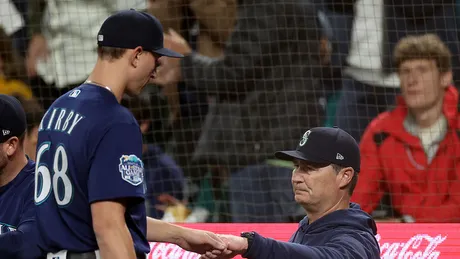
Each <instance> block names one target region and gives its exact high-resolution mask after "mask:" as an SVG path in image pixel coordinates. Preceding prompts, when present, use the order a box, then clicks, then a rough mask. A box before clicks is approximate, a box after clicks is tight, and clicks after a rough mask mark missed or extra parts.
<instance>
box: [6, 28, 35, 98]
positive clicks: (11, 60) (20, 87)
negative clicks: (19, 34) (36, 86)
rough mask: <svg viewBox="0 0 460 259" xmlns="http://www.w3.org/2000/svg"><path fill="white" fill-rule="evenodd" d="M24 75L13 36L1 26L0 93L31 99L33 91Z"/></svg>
mask: <svg viewBox="0 0 460 259" xmlns="http://www.w3.org/2000/svg"><path fill="white" fill-rule="evenodd" d="M24 75H25V69H24V66H23V62H22V60H21V58H20V57H19V55H18V54H17V52H16V51H14V49H13V43H12V41H11V38H10V37H8V35H7V34H6V33H5V31H4V30H3V28H2V27H1V26H0V94H7V95H15V96H18V97H21V98H26V99H30V98H31V97H32V91H31V89H30V88H29V87H28V86H27V85H26V84H25V83H24V81H22V79H23V78H24Z"/></svg>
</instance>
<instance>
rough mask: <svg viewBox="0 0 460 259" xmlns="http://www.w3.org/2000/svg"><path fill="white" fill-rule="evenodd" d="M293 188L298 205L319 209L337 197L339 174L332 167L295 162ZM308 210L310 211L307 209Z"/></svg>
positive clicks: (300, 161)
mask: <svg viewBox="0 0 460 259" xmlns="http://www.w3.org/2000/svg"><path fill="white" fill-rule="evenodd" d="M294 166H295V167H294V170H293V171H292V188H293V191H294V197H295V200H296V202H297V203H299V204H300V205H302V206H303V207H304V208H306V209H307V208H310V209H313V208H319V207H321V206H322V205H321V204H327V203H329V202H330V201H332V200H335V199H336V197H337V192H338V191H339V189H340V188H339V186H338V181H337V177H338V175H337V173H336V172H335V171H334V169H333V167H332V166H331V165H320V164H313V163H309V162H306V161H303V160H296V161H294ZM307 210H308V209H307Z"/></svg>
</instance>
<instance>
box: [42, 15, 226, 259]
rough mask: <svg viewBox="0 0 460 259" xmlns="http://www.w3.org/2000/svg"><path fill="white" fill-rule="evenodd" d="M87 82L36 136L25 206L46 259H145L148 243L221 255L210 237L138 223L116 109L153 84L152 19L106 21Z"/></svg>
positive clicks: (129, 121)
mask: <svg viewBox="0 0 460 259" xmlns="http://www.w3.org/2000/svg"><path fill="white" fill-rule="evenodd" d="M97 43H98V60H97V62H96V65H95V67H94V69H93V71H92V73H91V74H90V76H89V78H88V80H87V81H86V82H85V83H84V84H82V85H81V86H79V87H77V88H75V89H73V90H71V91H69V92H68V93H66V94H64V95H62V96H61V97H59V98H58V99H57V100H56V101H55V102H54V103H53V104H52V105H51V107H50V108H49V109H48V111H47V112H46V114H45V116H44V117H43V119H42V121H41V124H40V127H39V136H38V145H37V159H36V164H37V166H36V180H37V185H36V188H35V204H36V205H37V206H38V208H37V222H38V229H39V233H40V247H41V248H42V249H43V250H44V251H45V252H46V253H47V258H60V259H63V258H67V259H69V258H72V259H73V258H104V259H106V258H110V259H117V258H122V259H132V258H146V254H147V253H148V252H149V251H150V247H149V243H148V241H159V242H170V243H175V244H178V245H179V246H181V247H182V248H184V249H187V250H191V251H194V252H200V251H206V250H207V249H213V248H216V249H219V250H221V251H224V249H225V248H226V245H225V244H224V243H223V242H222V241H221V240H220V239H219V238H218V237H217V236H216V235H215V234H213V233H210V232H206V231H201V230H192V229H187V228H183V227H179V226H175V225H171V224H167V223H165V222H161V221H158V220H154V219H151V218H148V219H146V208H145V203H144V195H145V191H146V186H145V183H144V175H143V167H144V165H143V162H142V157H141V154H142V134H141V131H140V128H139V125H138V124H137V122H136V120H135V118H134V117H133V116H132V114H131V113H130V112H129V111H128V110H127V109H126V108H124V107H123V106H121V105H120V101H121V99H122V97H123V95H124V94H125V93H126V94H128V95H136V94H139V93H140V92H141V90H142V89H143V88H144V87H145V85H146V84H147V83H148V82H149V81H150V80H151V79H153V78H154V77H155V70H156V68H157V67H158V66H159V64H160V57H162V56H169V57H176V58H179V57H182V56H181V55H180V54H177V53H175V52H173V51H171V50H168V49H166V48H163V28H162V26H161V24H160V23H159V21H158V20H157V19H156V18H155V17H153V16H151V15H149V14H147V13H144V12H138V11H135V10H133V9H131V10H126V11H121V12H118V13H116V14H114V15H112V16H110V17H109V18H107V19H106V20H105V21H104V23H103V24H102V26H101V28H100V31H99V33H98V35H97Z"/></svg>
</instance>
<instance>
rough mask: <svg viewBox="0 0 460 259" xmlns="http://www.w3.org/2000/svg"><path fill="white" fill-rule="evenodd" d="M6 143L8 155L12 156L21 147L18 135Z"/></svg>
mask: <svg viewBox="0 0 460 259" xmlns="http://www.w3.org/2000/svg"><path fill="white" fill-rule="evenodd" d="M5 144H7V147H6V155H7V156H12V155H14V153H15V152H16V150H18V149H19V139H18V138H17V137H12V138H10V139H9V140H8V141H7V142H6V143H5Z"/></svg>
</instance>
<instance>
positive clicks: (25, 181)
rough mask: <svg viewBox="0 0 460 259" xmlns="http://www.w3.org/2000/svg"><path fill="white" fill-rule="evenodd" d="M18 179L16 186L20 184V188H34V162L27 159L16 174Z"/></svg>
mask: <svg viewBox="0 0 460 259" xmlns="http://www.w3.org/2000/svg"><path fill="white" fill-rule="evenodd" d="M17 177H18V181H16V184H15V185H16V186H21V187H20V189H25V188H34V181H35V162H34V161H33V160H30V159H28V161H27V164H26V165H25V166H24V167H23V168H22V170H21V172H20V173H19V174H18V176H17Z"/></svg>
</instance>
